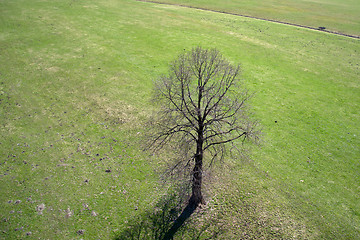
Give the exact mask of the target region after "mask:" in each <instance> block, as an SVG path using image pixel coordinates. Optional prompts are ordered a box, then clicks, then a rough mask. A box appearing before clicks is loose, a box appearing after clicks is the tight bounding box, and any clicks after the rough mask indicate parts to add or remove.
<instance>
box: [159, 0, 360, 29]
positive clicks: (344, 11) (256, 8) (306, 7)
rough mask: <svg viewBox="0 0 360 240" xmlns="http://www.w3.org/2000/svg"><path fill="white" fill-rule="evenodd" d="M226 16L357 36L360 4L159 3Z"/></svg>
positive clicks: (272, 0)
mask: <svg viewBox="0 0 360 240" xmlns="http://www.w3.org/2000/svg"><path fill="white" fill-rule="evenodd" d="M157 2H162V3H171V4H181V5H185V6H192V7H200V8H205V9H211V10H216V11H222V12H227V13H235V14H242V15H247V16H252V17H259V18H266V19H272V20H278V21H283V22H289V23H294V24H299V25H306V26H311V27H315V28H317V27H325V28H327V29H329V30H332V31H336V32H340V33H347V34H353V35H357V36H359V35H360V16H359V14H358V13H359V11H360V4H359V2H358V1H356V0H345V1H341V0H326V1H325V0H320V1H319V0H286V1H284V0H266V1H261V0H255V1H251V0H247V1H243V0H241V1H240V0H226V1H216V0H206V1H205V0H195V1H190V0H159V1H157Z"/></svg>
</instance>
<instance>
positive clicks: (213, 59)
mask: <svg viewBox="0 0 360 240" xmlns="http://www.w3.org/2000/svg"><path fill="white" fill-rule="evenodd" d="M239 76H240V66H239V65H236V66H234V65H232V64H231V63H230V62H229V61H227V60H226V59H224V57H223V56H222V55H221V54H220V53H219V51H218V50H216V49H210V50H209V49H203V48H201V47H196V48H193V49H192V50H191V51H189V52H184V53H183V54H181V55H180V56H179V57H178V59H177V60H175V61H174V62H173V63H172V64H171V66H170V69H169V74H168V75H166V76H163V77H161V78H159V80H158V81H157V82H156V84H155V100H156V102H158V103H160V108H159V109H160V110H159V112H158V113H157V115H156V116H157V117H156V119H154V125H156V127H155V128H154V129H156V134H155V135H153V137H152V142H151V147H153V148H154V149H159V148H162V147H163V146H164V145H166V144H176V145H178V146H181V149H182V151H183V154H182V156H180V157H179V161H178V162H177V163H176V164H175V166H174V169H175V168H176V167H179V166H187V167H188V168H189V169H190V171H191V176H192V179H191V188H192V192H191V197H190V199H189V204H190V205H193V206H195V207H196V206H198V205H199V204H200V203H204V199H203V194H202V180H203V167H204V164H208V166H211V165H212V164H213V162H214V161H215V160H216V159H222V158H223V156H224V154H225V152H226V149H227V146H228V145H229V144H231V145H232V146H234V147H236V144H235V143H239V142H240V140H242V141H244V140H246V139H253V140H256V139H257V136H258V134H257V133H258V131H257V122H256V121H253V120H251V118H250V114H249V111H248V106H247V103H248V100H249V98H250V94H249V93H248V91H247V90H246V89H244V88H243V86H242V85H241V82H240V79H239ZM204 156H206V159H205V158H204Z"/></svg>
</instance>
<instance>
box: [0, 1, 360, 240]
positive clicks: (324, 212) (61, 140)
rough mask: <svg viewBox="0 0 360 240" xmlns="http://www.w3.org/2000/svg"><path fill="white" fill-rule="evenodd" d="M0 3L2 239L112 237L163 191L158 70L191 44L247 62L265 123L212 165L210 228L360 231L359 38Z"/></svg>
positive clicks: (103, 8) (128, 4) (207, 17)
mask: <svg viewBox="0 0 360 240" xmlns="http://www.w3.org/2000/svg"><path fill="white" fill-rule="evenodd" d="M0 9H1V10H0V11H1V14H0V29H1V31H0V54H1V55H0V56H1V57H0V84H1V85H0V93H1V95H0V100H1V101H0V104H1V108H0V109H1V110H0V111H1V112H0V113H1V115H0V117H1V140H0V143H1V144H0V152H1V165H0V170H1V172H0V174H1V175H0V176H1V177H0V181H1V195H0V202H1V211H0V215H1V224H0V227H1V229H0V230H1V231H2V232H1V238H6V239H13V238H25V237H26V234H27V233H30V232H31V235H29V236H28V237H30V238H50V239H64V238H67V239H73V238H87V239H96V238H101V239H108V238H113V237H114V238H115V237H117V236H121V233H122V232H123V231H124V230H125V229H127V228H128V227H131V223H132V221H133V219H138V218H139V217H142V216H147V215H146V214H145V213H147V212H149V211H150V212H151V211H152V209H153V206H155V205H156V203H157V201H158V200H159V199H160V198H161V196H160V195H162V194H164V192H165V191H166V189H163V188H161V187H159V184H158V182H157V181H158V179H159V177H158V176H157V173H156V171H155V170H159V169H158V166H160V165H161V164H160V163H159V162H160V161H161V159H158V157H150V156H149V154H148V153H146V152H143V151H142V146H141V141H142V136H143V135H144V132H145V131H146V128H145V127H144V123H145V122H146V120H147V118H148V117H149V116H150V113H151V111H152V108H153V106H152V104H151V102H150V99H151V98H150V97H151V88H152V80H153V79H154V78H156V77H157V76H159V75H160V74H163V73H166V71H167V67H168V63H169V61H171V60H172V59H174V57H176V56H177V55H178V54H179V53H180V52H182V51H183V49H189V48H191V47H194V46H196V45H202V46H203V47H217V48H218V49H219V50H220V51H221V52H222V53H223V54H224V55H225V56H226V57H227V58H229V59H230V60H231V61H233V62H240V63H242V66H243V69H244V70H243V76H244V79H245V80H246V83H247V85H248V87H249V88H250V89H251V90H252V91H254V92H256V96H255V97H254V99H253V102H252V105H253V108H254V112H255V114H256V115H255V117H257V118H258V119H260V120H261V123H262V126H263V132H264V137H263V143H262V145H261V148H255V149H253V155H252V157H251V158H252V160H251V161H250V162H248V163H247V162H246V161H240V160H236V159H232V158H229V159H227V162H228V163H229V165H227V168H228V171H229V172H230V173H231V174H229V175H226V176H221V175H222V174H221V173H218V172H216V171H215V172H214V175H215V176H219V177H218V178H219V180H218V181H215V183H214V184H213V188H212V189H213V190H211V189H209V194H208V200H209V208H210V209H213V211H215V212H216V213H217V217H214V218H212V219H214V220H213V221H214V228H216V227H218V229H213V230H211V228H210V229H208V230H209V231H210V233H211V231H213V232H214V231H215V232H216V231H219V229H220V230H221V228H224V229H231V231H227V232H226V233H223V234H224V235H222V236H224V238H225V239H226V237H231V236H237V235H241V236H244V237H245V238H246V237H247V238H259V237H261V236H264V237H268V238H270V237H274V238H310V239H311V238H312V239H318V238H336V239H341V238H343V239H347V238H357V237H359V226H360V216H359V210H358V209H360V206H359V194H358V192H359V182H360V179H359V175H358V172H359V170H360V166H359V162H358V159H359V155H360V153H359V150H358V149H359V145H360V142H359V138H358V136H359V134H360V131H359V130H360V129H359V125H358V122H359V120H360V117H359V113H358V109H359V102H360V99H359V98H360V95H359V81H358V79H359V78H358V76H359V63H360V62H359V58H358V56H359V55H358V54H359V51H360V47H359V41H358V40H353V39H349V38H345V37H339V36H333V35H330V34H325V33H321V32H315V31H311V30H305V29H298V28H295V27H291V26H283V25H280V24H274V23H267V22H263V21H258V20H250V19H244V18H241V17H235V16H227V15H224V14H216V13H210V12H204V11H198V10H194V9H184V8H180V7H175V6H165V5H156V4H150V3H140V2H135V1H125V0H122V1H81V0H79V1H65V2H64V1H52V2H46V1H31V2H29V1H21V0H18V1H11V2H4V1H2V2H0ZM275 121H276V122H275ZM163 158H165V159H166V156H163ZM221 169H224V168H221ZM107 170H110V171H107ZM215 179H217V178H216V177H215ZM220 180H221V181H220ZM17 200H20V201H17ZM41 203H44V204H45V209H44V211H43V212H42V214H39V212H37V211H36V207H37V206H38V205H40V204H41ZM68 209H69V210H68ZM93 211H94V213H93ZM95 215H96V216H95ZM207 217H208V216H205V217H204V218H205V219H206V218H207ZM244 219H245V220H244ZM194 224H195V229H196V222H195V223H194ZM199 229H201V226H200V227H199ZM79 230H85V231H84V233H83V234H81V233H82V232H78V231H79ZM77 232H78V233H77ZM210 233H209V234H210ZM245 233H246V234H247V235H246V234H245ZM219 238H220V237H219Z"/></svg>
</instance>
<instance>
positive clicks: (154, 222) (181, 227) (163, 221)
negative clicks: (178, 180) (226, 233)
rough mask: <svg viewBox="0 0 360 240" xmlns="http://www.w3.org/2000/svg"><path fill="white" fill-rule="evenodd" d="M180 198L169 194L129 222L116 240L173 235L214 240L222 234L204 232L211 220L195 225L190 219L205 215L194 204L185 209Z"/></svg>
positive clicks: (170, 236)
mask: <svg viewBox="0 0 360 240" xmlns="http://www.w3.org/2000/svg"><path fill="white" fill-rule="evenodd" d="M182 200H183V199H181V197H179V196H178V195H177V194H176V193H171V194H168V195H166V196H164V197H163V198H161V199H160V200H159V202H158V203H157V204H156V205H155V207H154V209H153V210H152V211H147V212H145V213H143V214H141V215H139V216H137V217H136V218H134V219H132V220H131V221H130V222H129V223H128V226H127V228H126V229H125V230H123V231H122V232H121V233H120V234H119V235H118V236H116V237H115V240H125V239H126V240H128V239H129V240H140V239H147V240H160V239H163V240H165V239H166V240H170V239H173V238H174V236H175V234H176V238H179V239H184V238H186V239H200V237H202V236H204V234H205V235H207V236H206V239H213V238H214V237H215V236H218V235H219V234H220V233H221V231H220V230H219V231H212V232H211V234H209V233H208V232H207V229H208V228H209V227H210V226H211V225H212V223H211V221H204V223H201V224H198V222H197V220H195V219H193V218H191V215H192V214H193V213H195V214H196V215H197V216H196V218H198V217H200V216H201V215H203V214H204V212H205V211H206V210H204V211H203V212H202V211H201V210H197V208H196V207H195V206H193V205H189V204H187V205H186V206H185V207H184V204H183V201H182Z"/></svg>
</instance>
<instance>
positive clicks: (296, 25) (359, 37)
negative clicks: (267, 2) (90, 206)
mask: <svg viewBox="0 0 360 240" xmlns="http://www.w3.org/2000/svg"><path fill="white" fill-rule="evenodd" d="M135 1H138V2H149V3H156V4H162V5H171V6H178V7H185V8H193V9H198V10H203V11H209V12H215V13H223V14H228V15H233V16H239V17H246V18H252V19H257V20H263V21H267V22H274V23H280V24H285V25H289V26H295V27H299V28H306V29H311V30H315V31H321V32H326V33H330V34H335V35H340V36H345V37H349V38H355V39H360V36H357V35H351V34H346V33H340V32H336V31H331V30H328V29H326V28H323V27H318V28H316V27H309V26H305V25H300V24H296V23H288V22H282V21H278V20H272V19H266V18H260V17H252V16H248V15H243V14H238V13H229V12H223V11H218V10H212V9H206V8H201V7H193V6H187V5H182V4H174V3H162V2H157V1H151V0H135Z"/></svg>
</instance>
